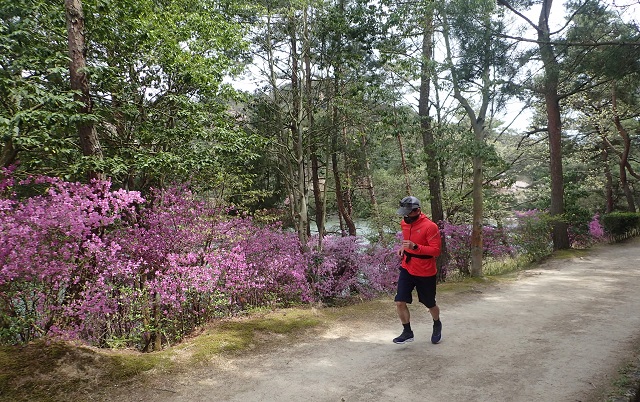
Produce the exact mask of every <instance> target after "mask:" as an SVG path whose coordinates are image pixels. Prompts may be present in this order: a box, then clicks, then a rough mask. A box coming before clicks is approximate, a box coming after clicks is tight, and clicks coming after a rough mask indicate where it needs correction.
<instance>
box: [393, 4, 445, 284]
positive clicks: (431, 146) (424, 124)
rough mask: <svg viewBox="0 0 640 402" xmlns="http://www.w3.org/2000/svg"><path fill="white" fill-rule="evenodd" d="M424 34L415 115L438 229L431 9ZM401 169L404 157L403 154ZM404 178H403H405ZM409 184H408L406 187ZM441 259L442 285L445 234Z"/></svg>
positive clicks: (441, 219) (441, 213) (439, 203)
mask: <svg viewBox="0 0 640 402" xmlns="http://www.w3.org/2000/svg"><path fill="white" fill-rule="evenodd" d="M424 22H425V24H424V34H423V36H422V63H421V67H420V98H419V99H418V115H419V116H420V129H421V131H422V144H423V146H424V152H425V153H426V154H427V172H428V174H429V178H428V179H429V196H430V203H431V219H432V220H433V221H434V222H435V223H436V224H437V225H438V227H440V229H441V230H442V226H443V224H444V210H443V208H442V193H441V191H440V176H441V175H440V165H439V164H438V159H439V158H438V153H437V152H436V145H435V140H434V137H433V127H432V119H431V117H430V115H429V94H430V92H431V85H430V84H431V68H430V63H431V60H432V59H433V9H429V10H427V14H426V16H425V19H424ZM403 166H404V154H403ZM405 177H406V176H405ZM407 185H408V184H407ZM441 237H442V246H441V250H440V256H439V257H438V259H437V260H436V265H437V268H438V274H437V275H438V281H439V282H444V280H445V279H446V278H445V274H446V273H445V272H444V269H443V267H445V266H446V265H447V264H448V263H449V252H448V251H447V242H446V237H445V236H444V234H442V235H441Z"/></svg>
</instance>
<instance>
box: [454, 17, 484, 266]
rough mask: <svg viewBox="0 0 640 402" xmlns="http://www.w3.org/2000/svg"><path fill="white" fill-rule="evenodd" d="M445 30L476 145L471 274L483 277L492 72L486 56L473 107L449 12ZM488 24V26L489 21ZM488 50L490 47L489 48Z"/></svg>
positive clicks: (457, 86)
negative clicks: (459, 63)
mask: <svg viewBox="0 0 640 402" xmlns="http://www.w3.org/2000/svg"><path fill="white" fill-rule="evenodd" d="M443 21H444V24H443V30H444V42H445V47H446V50H447V62H448V64H449V66H450V68H451V77H452V84H453V96H454V98H455V99H456V100H457V101H458V102H459V103H460V105H461V106H462V108H463V109H464V110H465V112H466V114H467V117H469V121H470V123H471V127H472V129H473V135H474V138H473V141H474V145H475V149H476V152H475V153H474V155H473V157H472V164H473V173H472V175H473V188H472V199H473V216H472V227H471V276H474V277H480V276H482V257H483V244H482V243H483V241H482V226H483V203H484V199H483V189H482V182H483V180H482V177H483V173H482V169H483V160H482V154H481V152H480V150H481V149H482V148H483V146H484V141H485V133H486V127H485V119H486V115H487V110H488V108H489V90H490V87H491V80H490V79H489V72H490V68H491V66H490V61H489V59H488V58H487V59H486V60H485V63H484V66H483V71H482V89H481V91H482V102H481V104H480V108H479V110H478V112H477V113H476V111H475V110H474V109H473V107H472V106H471V104H470V102H469V100H468V99H467V98H465V96H464V95H463V93H462V90H461V89H460V84H459V80H458V71H457V69H456V68H455V66H454V65H453V60H452V56H451V44H450V41H449V24H448V22H447V18H446V16H444V18H443ZM487 26H489V25H488V24H487ZM486 35H487V41H486V42H485V43H486V46H490V44H489V37H488V35H489V32H488V31H487V34H486ZM486 51H487V53H488V52H489V51H490V49H486Z"/></svg>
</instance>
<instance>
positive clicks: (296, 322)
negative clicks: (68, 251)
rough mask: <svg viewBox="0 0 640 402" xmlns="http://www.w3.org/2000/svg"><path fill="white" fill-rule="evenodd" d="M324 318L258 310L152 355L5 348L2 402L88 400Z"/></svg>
mask: <svg viewBox="0 0 640 402" xmlns="http://www.w3.org/2000/svg"><path fill="white" fill-rule="evenodd" d="M323 320H324V318H323V317H322V315H320V314H318V312H317V311H316V310H315V309H311V308H309V309H297V308H296V309H287V310H282V311H276V312H269V313H259V314H257V315H255V316H251V317H247V318H239V319H231V320H225V321H220V322H217V323H214V324H212V325H211V326H209V327H207V328H206V329H204V330H203V331H202V332H201V333H200V334H199V335H198V336H195V337H193V338H191V339H189V340H187V341H185V342H183V343H181V344H180V345H176V346H174V347H171V348H167V349H166V350H163V351H160V352H153V353H140V352H138V351H134V350H122V349H119V350H114V349H112V350H104V349H97V348H89V347H84V346H81V345H76V344H72V343H67V342H44V341H39V342H34V343H31V344H28V345H25V346H3V347H0V402H9V401H11V402H19V401H42V402H54V401H69V400H77V401H80V400H87V396H88V395H92V394H95V393H96V392H98V391H99V390H101V389H105V388H107V387H109V386H112V385H116V384H118V385H125V384H129V383H132V382H134V381H136V382H141V381H144V376H142V375H141V374H144V373H152V372H154V373H155V372H162V373H171V372H178V371H181V370H184V369H185V368H186V367H191V363H195V362H202V361H208V360H210V359H212V358H213V357H215V356H217V355H220V354H223V353H228V352H238V351H242V350H246V349H255V348H257V347H260V346H262V345H266V344H268V343H269V341H270V340H271V339H272V336H273V335H274V334H275V335H277V336H282V337H294V336H296V335H297V334H300V333H302V332H303V330H305V329H308V328H313V327H316V326H318V325H319V324H321V323H322V322H323ZM183 363H186V364H183Z"/></svg>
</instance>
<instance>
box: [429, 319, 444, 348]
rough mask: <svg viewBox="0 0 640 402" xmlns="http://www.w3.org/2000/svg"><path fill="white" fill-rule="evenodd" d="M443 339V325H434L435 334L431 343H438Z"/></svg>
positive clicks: (439, 323)
mask: <svg viewBox="0 0 640 402" xmlns="http://www.w3.org/2000/svg"><path fill="white" fill-rule="evenodd" d="M441 339H442V323H441V322H438V323H433V333H432V334H431V343H434V344H435V343H438V342H440V340H441Z"/></svg>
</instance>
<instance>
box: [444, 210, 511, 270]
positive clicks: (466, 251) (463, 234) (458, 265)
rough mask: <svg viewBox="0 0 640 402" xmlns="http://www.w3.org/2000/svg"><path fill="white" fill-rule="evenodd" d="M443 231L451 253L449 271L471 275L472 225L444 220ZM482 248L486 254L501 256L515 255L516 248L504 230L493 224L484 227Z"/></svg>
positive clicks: (447, 268)
mask: <svg viewBox="0 0 640 402" xmlns="http://www.w3.org/2000/svg"><path fill="white" fill-rule="evenodd" d="M442 231H443V233H444V235H445V236H446V241H447V249H448V251H449V254H450V259H449V264H448V266H447V267H445V268H446V270H447V271H449V272H453V271H454V270H457V271H458V272H460V273H461V274H463V275H469V273H470V272H469V269H470V266H471V225H454V224H452V223H449V222H444V224H443V225H442ZM482 249H483V254H484V255H485V256H491V257H495V258H500V257H504V256H508V255H513V253H514V249H513V246H512V245H511V243H510V240H509V238H508V236H507V235H506V233H504V231H503V230H501V229H498V228H494V227H492V226H484V227H483V228H482Z"/></svg>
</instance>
